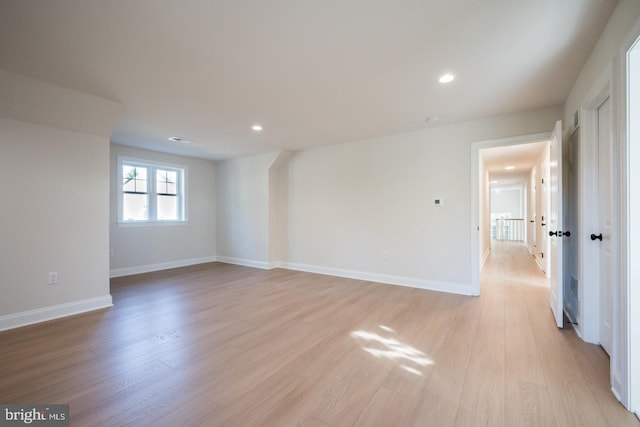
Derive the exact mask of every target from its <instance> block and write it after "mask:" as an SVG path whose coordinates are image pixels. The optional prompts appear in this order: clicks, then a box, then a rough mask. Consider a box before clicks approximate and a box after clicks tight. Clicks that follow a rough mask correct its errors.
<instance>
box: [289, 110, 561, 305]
mask: <svg viewBox="0 0 640 427" xmlns="http://www.w3.org/2000/svg"><path fill="white" fill-rule="evenodd" d="M560 116H561V108H548V109H544V110H538V111H533V112H527V113H520V114H514V115H509V116H501V117H493V118H488V119H483V120H477V121H471V122H466V123H459V124H453V125H449V126H442V127H438V128H433V129H427V130H423V131H418V132H412V133H405V134H399V135H392V136H387V137H382V138H374V139H368V140H364V141H357V142H352V143H348V144H342V145H336V146H330V147H323V148H317V149H311V150H305V151H302V152H298V153H296V154H295V155H294V156H293V158H292V159H291V160H290V163H289V164H290V167H289V187H288V197H289V242H288V249H289V252H288V262H289V264H290V265H291V266H292V267H294V268H300V269H308V270H312V271H320V272H329V273H332V274H339V275H348V276H355V277H369V278H371V279H376V278H380V279H383V280H384V281H389V282H394V281H395V282H398V283H403V284H411V285H414V286H421V287H427V288H433V289H442V290H449V291H454V292H461V293H471V291H472V290H471V289H470V286H471V256H470V253H469V247H470V245H471V236H470V234H469V224H470V182H471V181H470V157H471V156H470V147H471V142H472V141H479V140H487V139H493V138H504V137H511V136H516V135H524V134H534V133H539V132H548V131H550V130H551V128H552V127H553V124H554V122H555V121H556V120H557V119H558V118H559V117H560ZM436 197H439V198H442V199H443V200H444V205H443V206H440V207H435V206H434V205H433V199H434V198H436Z"/></svg>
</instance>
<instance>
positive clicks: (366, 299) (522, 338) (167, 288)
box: [0, 243, 640, 427]
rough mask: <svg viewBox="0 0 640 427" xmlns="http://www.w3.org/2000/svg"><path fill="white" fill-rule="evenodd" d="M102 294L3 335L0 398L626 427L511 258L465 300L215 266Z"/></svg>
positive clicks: (76, 407)
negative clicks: (99, 300) (106, 301)
mask: <svg viewBox="0 0 640 427" xmlns="http://www.w3.org/2000/svg"><path fill="white" fill-rule="evenodd" d="M112 295H113V298H114V303H115V306H114V307H113V308H112V309H110V310H105V311H100V312H94V313H90V314H85V315H81V316H76V317H71V318H66V319H62V320H57V321H52V322H48V323H44V324H40V325H35V326H31V327H26V328H21V329H17V330H13V331H7V332H4V333H0V348H1V352H0V403H69V404H70V405H71V425H72V426H121V425H132V426H253V425H269V426H352V425H357V426H438V427H439V426H580V427H583V426H610V427H614V426H615V427H620V426H640V423H639V422H638V421H637V419H636V418H635V417H634V416H633V415H631V414H630V413H628V412H627V411H626V410H624V408H623V407H622V406H621V405H620V404H619V403H618V402H617V401H616V400H615V398H614V397H613V395H612V394H611V392H610V391H609V385H608V383H609V374H608V367H609V365H608V363H609V361H608V357H607V355H606V353H605V352H604V351H603V350H602V349H601V348H600V347H599V346H595V345H590V344H586V343H584V342H582V341H581V340H580V339H579V338H577V337H576V335H575V333H574V332H573V331H572V330H570V329H565V330H559V329H557V328H556V327H555V325H554V323H553V318H552V316H551V311H550V308H549V304H548V287H547V286H546V280H545V279H544V277H543V275H542V273H541V272H540V271H539V270H538V269H537V267H536V266H535V263H534V261H533V258H532V257H531V256H530V255H528V253H527V252H526V250H525V249H524V248H523V247H522V246H519V245H514V244H508V243H507V244H497V245H495V246H494V247H493V250H492V254H491V256H490V258H489V259H488V261H487V265H486V267H485V269H484V271H483V273H482V296H480V297H478V298H476V297H465V296H460V295H449V294H444V293H438V292H430V291H424V290H418V289H411V288H403V287H399V286H390V285H382V284H375V283H368V282H363V281H358V280H350V279H342V278H335V277H329V276H321V275H314V274H309V273H302V272H294V271H287V270H280V269H277V270H271V271H263V270H256V269H251V268H245V267H239V266H232V265H226V264H219V263H212V264H206V265H199V266H194V267H188V268H181V269H175V270H170V271H165V272H158V273H150V274H144V275H138V276H131V277H127V278H119V279H114V280H112Z"/></svg>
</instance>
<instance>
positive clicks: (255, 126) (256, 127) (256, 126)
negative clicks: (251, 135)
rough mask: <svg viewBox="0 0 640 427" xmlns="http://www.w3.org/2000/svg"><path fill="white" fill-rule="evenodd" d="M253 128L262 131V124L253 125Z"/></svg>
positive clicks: (255, 130)
mask: <svg viewBox="0 0 640 427" xmlns="http://www.w3.org/2000/svg"><path fill="white" fill-rule="evenodd" d="M251 129H252V130H253V131H254V132H260V131H262V126H260V125H253V126H251Z"/></svg>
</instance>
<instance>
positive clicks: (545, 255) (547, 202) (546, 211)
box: [540, 150, 551, 277]
mask: <svg viewBox="0 0 640 427" xmlns="http://www.w3.org/2000/svg"><path fill="white" fill-rule="evenodd" d="M550 182H551V176H550V174H549V150H547V155H546V157H545V159H544V161H543V162H542V178H541V180H540V187H541V189H542V196H541V198H540V202H541V205H542V209H541V210H540V211H541V212H542V222H541V223H540V258H541V259H542V262H541V265H542V270H543V271H544V275H545V276H546V277H551V262H550V260H551V258H550V253H551V252H550V249H549V230H550V228H549V218H550V217H551V213H550V210H551V198H550V193H551V192H550V191H549V183H550Z"/></svg>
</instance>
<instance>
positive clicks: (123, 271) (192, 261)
mask: <svg viewBox="0 0 640 427" xmlns="http://www.w3.org/2000/svg"><path fill="white" fill-rule="evenodd" d="M216 260H217V259H216V257H215V256H209V257H201V258H189V259H180V260H177V261H168V262H161V263H158V264H147V265H139V266H136V267H125V268H114V269H113V270H111V271H110V272H109V277H111V278H114V277H122V276H131V275H133V274H142V273H150V272H152V271H161V270H169V269H170V268H178V267H187V266H190V265H196V264H204V263H207V262H215V261H216Z"/></svg>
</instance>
